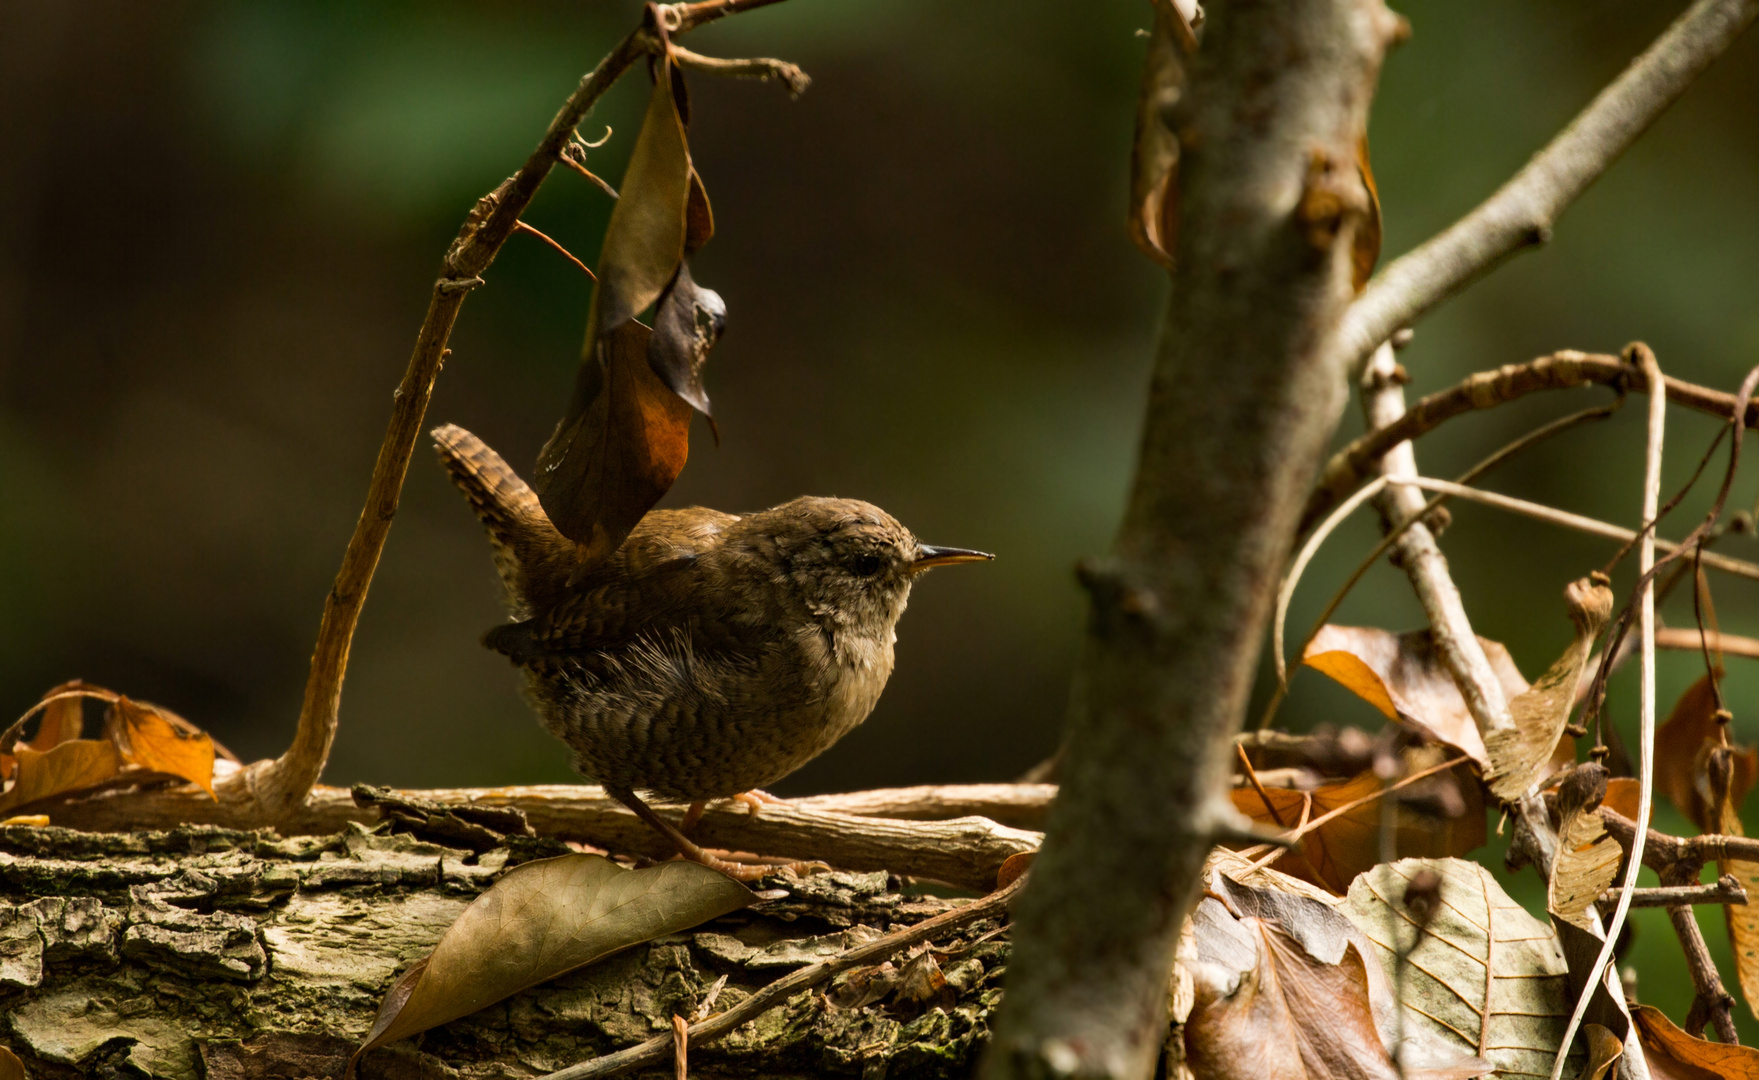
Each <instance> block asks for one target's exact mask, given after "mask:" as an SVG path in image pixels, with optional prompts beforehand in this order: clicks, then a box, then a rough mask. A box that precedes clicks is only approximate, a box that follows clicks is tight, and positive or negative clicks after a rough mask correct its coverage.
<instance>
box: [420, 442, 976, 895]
mask: <svg viewBox="0 0 1759 1080" xmlns="http://www.w3.org/2000/svg"><path fill="white" fill-rule="evenodd" d="M431 434H432V436H433V439H434V446H435V449H436V450H437V451H438V453H439V456H440V460H441V462H442V463H443V464H444V466H445V468H446V470H447V472H448V473H449V474H450V476H451V479H452V481H453V483H455V484H456V485H457V486H458V487H459V489H461V490H462V491H463V492H464V495H465V498H466V499H467V500H468V502H469V503H470V507H471V509H472V510H473V511H474V512H475V514H476V516H477V518H478V519H479V520H480V521H481V522H482V524H483V526H484V528H485V529H486V530H487V532H488V537H489V543H490V547H491V548H492V551H493V555H494V561H495V566H496V569H497V571H498V572H499V575H500V578H501V583H502V586H503V591H504V594H505V600H506V606H507V611H508V615H509V617H510V620H511V621H509V622H507V623H505V624H503V625H500V626H497V627H495V628H494V629H492V630H490V631H489V632H488V633H487V634H486V635H485V636H484V638H483V643H484V644H485V645H487V646H488V647H489V648H491V649H493V650H495V651H496V652H499V653H501V654H503V655H505V656H506V657H507V658H508V659H509V660H511V661H512V662H513V664H514V665H515V666H516V667H518V668H519V669H520V670H521V671H522V672H523V674H524V678H525V689H526V697H527V698H528V700H529V701H530V702H531V704H532V705H533V707H534V709H535V711H536V712H537V714H538V717H539V719H540V720H541V721H542V722H543V725H544V726H545V727H546V728H547V729H548V730H549V731H550V732H551V733H552V734H554V735H556V736H557V737H559V738H560V739H561V740H562V741H563V742H565V743H567V744H568V746H569V747H570V749H571V750H572V751H573V765H574V768H575V769H576V770H577V771H578V772H580V773H581V774H582V775H583V776H585V777H587V778H588V779H591V780H594V781H596V782H598V783H599V784H600V785H602V786H603V787H604V790H605V792H606V794H608V795H610V796H611V797H612V798H614V799H616V800H618V801H619V802H621V803H623V804H624V805H625V806H627V807H629V809H630V810H632V811H634V812H635V814H636V815H637V816H638V817H640V818H641V819H642V820H643V821H645V822H647V824H648V825H649V826H651V827H652V828H654V829H656V830H657V831H659V832H660V833H661V834H662V835H664V836H665V837H666V838H667V840H669V841H670V842H671V844H672V845H673V846H674V847H675V848H676V849H677V850H678V853H679V855H681V856H682V857H684V858H686V859H690V860H693V861H696V862H701V863H704V864H706V865H709V866H712V867H714V868H716V869H718V870H721V871H723V872H726V873H729V874H731V875H733V876H735V877H739V878H742V879H744V880H752V879H754V878H756V877H758V876H760V875H761V874H762V873H764V872H766V871H767V870H768V869H769V868H767V867H752V866H749V865H746V864H738V863H731V862H728V861H726V860H722V859H719V858H716V857H715V856H713V855H712V854H710V853H708V852H706V851H704V850H703V849H702V848H701V847H700V846H698V845H697V844H695V843H694V842H693V841H691V840H690V839H689V838H688V837H687V836H686V835H685V833H686V832H687V831H688V829H689V828H690V826H691V824H692V823H694V821H695V820H696V818H697V817H698V816H699V815H700V814H701V812H702V808H703V806H704V805H706V804H707V803H708V802H709V801H712V800H715V799H722V798H730V797H743V798H746V799H747V801H751V802H752V805H753V807H754V809H755V807H756V806H757V802H756V801H755V800H768V799H770V798H771V797H770V796H767V795H766V794H764V793H763V790H762V789H764V788H766V787H768V786H769V785H771V784H774V783H775V782H776V781H778V780H780V779H782V778H783V777H785V776H787V775H788V774H789V773H792V772H793V771H795V770H796V769H798V768H800V767H801V766H802V765H804V764H806V763H807V762H808V761H811V760H812V759H813V758H815V757H817V756H819V755H820V754H822V753H824V752H825V751H826V750H828V749H830V747H831V746H832V745H833V744H834V743H836V742H837V740H839V739H841V738H842V737H843V736H845V735H847V734H848V733H849V732H850V731H853V730H854V729H855V728H856V727H857V726H858V725H859V724H860V723H861V722H862V721H863V720H865V719H866V718H867V716H868V714H869V713H870V712H871V711H872V710H873V707H874V705H875V704H876V703H877V702H878V701H879V697H880V693H881V691H883V690H884V689H885V686H886V681H887V679H888V678H890V676H891V674H892V667H893V644H894V643H895V642H896V640H897V634H896V627H897V624H898V619H899V617H900V616H902V615H903V614H904V608H905V605H906V602H907V601H908V600H909V597H910V589H911V586H912V584H913V583H914V582H915V580H916V578H917V577H918V576H919V575H921V574H922V573H923V572H924V571H926V570H929V569H931V568H933V567H937V566H946V565H952V564H956V563H966V562H983V561H988V560H990V559H993V558H994V556H993V555H990V554H988V553H986V552H981V551H974V550H971V549H968V548H955V547H939V546H935V545H932V544H924V543H921V542H920V541H918V540H917V539H916V537H915V535H914V534H912V533H911V532H910V530H908V529H906V528H905V527H904V526H903V525H902V524H900V523H899V522H898V521H897V519H895V518H894V517H892V516H891V515H890V514H888V513H886V512H885V511H884V510H881V509H880V508H879V507H877V506H875V505H873V504H872V503H868V502H863V501H861V500H858V499H843V498H824V497H811V496H804V497H801V498H797V499H794V500H792V501H790V502H785V503H782V504H781V505H779V506H775V507H772V508H770V509H768V510H763V511H759V512H755V513H747V514H729V513H723V512H721V511H718V510H710V509H707V508H704V507H688V508H683V509H663V510H650V511H648V512H647V514H646V515H644V516H643V517H642V518H641V520H640V521H639V522H638V523H637V524H636V526H635V528H634V530H633V531H632V532H630V534H629V536H628V538H627V539H625V540H624V541H623V543H622V544H621V545H620V546H619V547H618V548H617V549H616V550H615V551H614V552H612V553H611V555H609V556H608V557H606V558H604V559H602V560H600V561H598V562H595V563H593V564H591V565H586V566H583V565H581V563H580V557H579V555H578V554H577V551H578V549H577V547H576V545H575V544H574V543H573V542H572V541H571V540H569V539H568V538H567V537H565V536H563V535H562V534H561V533H560V532H559V531H557V529H556V528H555V526H554V525H553V524H552V523H551V521H550V519H549V517H548V515H547V514H545V512H544V509H543V506H542V505H541V504H540V502H539V500H538V496H537V494H536V492H534V491H533V490H532V489H531V487H530V486H528V485H527V484H526V483H525V481H524V480H522V479H520V477H519V475H518V474H517V473H516V472H515V471H514V470H513V469H512V468H511V467H510V466H509V465H508V464H507V463H506V461H504V460H503V459H502V458H501V456H500V455H499V454H497V453H496V452H495V451H494V450H492V449H490V448H489V447H488V446H487V445H486V444H485V443H484V442H483V441H482V440H481V439H479V438H477V437H476V436H475V435H472V434H471V433H470V432H468V431H466V430H465V429H463V428H461V427H458V426H456V425H453V424H447V425H443V426H441V427H437V428H435V429H434V430H433V431H432V433H431ZM650 799H652V800H653V801H657V802H662V803H680V802H681V803H688V804H689V809H688V811H687V813H686V815H685V818H684V823H683V825H682V827H680V826H677V825H674V824H672V823H671V822H670V821H668V820H667V819H666V818H664V817H663V816H661V815H660V814H659V813H658V812H657V811H655V810H654V809H653V807H652V806H650V805H649V801H648V800H650Z"/></svg>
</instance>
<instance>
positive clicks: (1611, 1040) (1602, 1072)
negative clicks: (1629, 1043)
mask: <svg viewBox="0 0 1759 1080" xmlns="http://www.w3.org/2000/svg"><path fill="white" fill-rule="evenodd" d="M1582 1037H1583V1039H1584V1040H1586V1041H1587V1043H1588V1060H1587V1061H1584V1062H1583V1063H1582V1071H1581V1072H1580V1073H1577V1074H1576V1080H1604V1078H1605V1077H1606V1075H1607V1074H1608V1073H1610V1072H1611V1071H1612V1067H1613V1065H1615V1064H1617V1063H1618V1059H1619V1058H1620V1057H1622V1056H1623V1055H1624V1052H1625V1044H1624V1043H1622V1042H1620V1041H1619V1037H1618V1036H1617V1035H1614V1034H1613V1033H1612V1032H1611V1031H1610V1030H1608V1029H1607V1028H1606V1027H1605V1026H1603V1025H1601V1024H1584V1025H1582Z"/></svg>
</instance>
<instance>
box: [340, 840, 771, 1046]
mask: <svg viewBox="0 0 1759 1080" xmlns="http://www.w3.org/2000/svg"><path fill="white" fill-rule="evenodd" d="M752 899H753V897H752V893H751V890H749V889H747V888H746V887H745V886H743V885H741V884H739V883H738V882H737V881H734V880H733V879H732V878H730V877H727V876H726V875H725V874H722V873H720V872H718V871H715V870H711V869H709V868H708V867H706V866H702V865H701V864H698V863H691V862H668V863H661V864H659V865H658V866H650V867H647V868H646V869H642V870H625V869H623V868H622V867H620V866H618V865H617V864H616V863H614V862H612V861H610V860H609V859H606V858H604V857H602V856H599V855H563V856H560V857H558V858H554V859H540V860H538V861H536V862H529V863H525V864H523V865H521V866H518V867H515V868H514V869H512V870H510V871H508V872H507V874H506V876H505V877H503V878H501V880H499V881H497V882H495V884H494V885H493V886H492V887H490V889H489V890H488V891H487V892H485V893H483V894H482V895H481V896H479V897H477V898H476V899H475V900H474V901H472V902H471V905H470V906H469V907H467V908H465V909H464V913H463V914H461V915H460V916H458V921H457V922H455V923H453V924H452V926H451V927H450V928H449V929H448V930H447V931H446V933H445V935H444V936H443V937H441V938H440V942H439V944H438V945H435V946H434V951H433V952H432V953H431V954H429V955H428V957H427V958H426V959H424V960H421V961H419V962H418V963H417V964H416V965H415V966H413V967H411V968H410V969H409V970H408V971H407V972H405V973H404V974H403V976H402V977H401V978H399V979H398V980H397V982H396V984H395V985H393V986H392V988H391V990H390V992H389V993H388V994H386V996H385V1001H384V1003H383V1004H382V1005H381V1006H380V1007H379V1015H378V1019H377V1020H375V1021H374V1022H373V1027H372V1030H371V1031H369V1032H367V1037H366V1041H365V1042H364V1043H362V1044H361V1047H360V1049H359V1050H357V1051H355V1054H354V1058H353V1059H352V1060H358V1059H359V1057H360V1055H361V1054H364V1053H365V1052H367V1051H368V1050H371V1049H373V1048H374V1047H378V1046H383V1045H385V1044H386V1043H389V1042H395V1041H396V1040H398V1039H401V1038H404V1037H406V1036H409V1035H414V1034H416V1033H417V1032H420V1031H426V1030H427V1029H428V1028H431V1027H434V1026H435V1025H438V1024H443V1023H446V1022H447V1021H448V1020H455V1019H457V1018H458V1017H460V1016H467V1015H469V1014H470V1013H473V1012H475V1011H477V1010H478V1009H481V1008H485V1007H487V1006H489V1005H492V1004H494V1003H495V1002H497V1001H500V1000H502V999H503V998H506V997H508V996H509V995H512V994H515V993H518V992H519V991H521V990H523V989H525V988H526V987H528V986H534V985H536V984H538V983H541V982H544V981H546V980H548V979H553V978H555V977H556V976H558V975H562V974H564V973H566V972H569V971H573V970H574V969H575V968H577V967H581V966H582V965H585V964H590V963H591V962H593V961H594V960H597V959H599V958H601V957H604V956H608V955H610V954H611V953H614V952H616V951H618V950H619V949H626V948H628V947H629V946H631V945H639V944H640V943H641V942H644V941H650V940H652V939H653V938H656V937H659V936H661V935H662V934H671V933H677V932H678V931H680V930H687V929H689V928H690V927H693V926H697V925H699V924H701V923H705V922H707V921H708V920H710V919H713V918H716V917H718V916H721V915H725V914H726V913H727V912H729V911H736V910H738V909H739V908H742V907H745V906H746V905H748V904H750V903H751V901H752Z"/></svg>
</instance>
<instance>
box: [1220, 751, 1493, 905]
mask: <svg viewBox="0 0 1759 1080" xmlns="http://www.w3.org/2000/svg"><path fill="white" fill-rule="evenodd" d="M1441 775H1442V776H1443V777H1453V778H1455V783H1456V790H1457V791H1458V792H1459V794H1460V795H1461V797H1462V802H1463V804H1464V805H1463V809H1462V812H1461V813H1460V814H1459V815H1458V816H1456V817H1453V818H1451V819H1450V818H1442V819H1439V820H1438V819H1437V818H1436V817H1435V816H1434V815H1429V814H1423V813H1419V812H1417V811H1415V810H1413V809H1411V808H1409V807H1407V806H1406V805H1404V803H1403V802H1402V801H1401V803H1400V806H1399V809H1398V815H1399V816H1398V824H1397V832H1396V843H1397V846H1398V851H1399V852H1400V853H1401V854H1404V855H1428V856H1441V855H1464V854H1465V853H1467V852H1468V851H1471V850H1473V849H1474V848H1477V847H1478V846H1480V845H1481V844H1483V843H1484V832H1485V827H1484V804H1483V801H1482V799H1481V797H1480V789H1479V785H1478V781H1477V778H1476V777H1473V776H1472V775H1471V774H1470V772H1469V771H1468V770H1467V769H1466V768H1465V766H1463V765H1462V766H1458V767H1456V768H1454V769H1451V770H1448V771H1447V772H1445V773H1442V774H1441ZM1382 789H1383V785H1382V782H1381V780H1380V778H1379V777H1377V776H1375V775H1374V773H1372V772H1364V773H1361V774H1359V775H1357V776H1355V777H1353V778H1352V779H1350V780H1347V781H1345V782H1344V783H1341V784H1328V785H1326V786H1324V787H1320V788H1317V789H1315V790H1313V791H1295V790H1291V789H1288V788H1267V789H1266V790H1265V792H1264V795H1263V796H1260V795H1259V793H1258V791H1257V790H1255V789H1253V788H1250V787H1245V788H1235V789H1234V790H1233V792H1232V796H1233V800H1234V807H1235V809H1237V810H1239V811H1240V812H1241V813H1242V814H1245V815H1246V816H1248V817H1250V818H1252V819H1253V820H1254V821H1258V822H1261V823H1263V824H1267V825H1277V826H1280V827H1282V828H1284V829H1293V828H1296V827H1298V826H1299V825H1301V824H1302V823H1303V822H1307V821H1312V820H1314V819H1316V818H1319V817H1321V816H1323V815H1325V814H1328V813H1331V812H1333V811H1336V810H1339V809H1340V808H1343V807H1349V809H1346V810H1344V811H1343V813H1341V814H1338V816H1336V817H1334V818H1332V819H1331V820H1329V821H1327V822H1325V823H1324V824H1322V825H1320V826H1319V827H1318V828H1316V829H1314V830H1313V831H1312V832H1309V833H1307V834H1306V835H1305V836H1303V837H1302V838H1301V846H1300V848H1299V849H1298V850H1295V851H1290V852H1288V853H1287V854H1285V855H1283V856H1282V857H1281V858H1279V859H1278V860H1277V861H1276V862H1275V863H1274V864H1273V865H1274V866H1275V867H1276V869H1278V870H1280V871H1282V872H1283V873H1285V874H1288V875H1290V876H1292V877H1296V878H1300V879H1301V880H1303V881H1309V882H1312V883H1313V884H1315V885H1319V886H1322V887H1324V888H1327V889H1330V890H1331V891H1332V892H1334V893H1338V894H1340V895H1341V894H1343V893H1345V892H1348V891H1349V888H1350V882H1351V881H1353V880H1354V879H1355V878H1356V875H1358V874H1360V873H1362V872H1363V871H1364V870H1367V869H1368V868H1369V867H1371V866H1373V865H1375V864H1376V863H1378V862H1379V861H1380V812H1381V811H1380V798H1375V796H1376V795H1379V794H1380V792H1381V791H1382ZM1398 794H1400V793H1398V792H1395V793H1394V795H1395V796H1396V795H1398ZM1385 797H1386V796H1381V798H1385ZM1267 800H1268V802H1267ZM1352 804H1355V805H1352Z"/></svg>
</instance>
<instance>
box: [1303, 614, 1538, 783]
mask: <svg viewBox="0 0 1759 1080" xmlns="http://www.w3.org/2000/svg"><path fill="white" fill-rule="evenodd" d="M1478 643H1479V644H1480V645H1482V646H1483V647H1484V655H1485V657H1486V658H1487V659H1489V661H1490V665H1491V667H1492V669H1494V670H1495V672H1496V675H1497V679H1498V681H1500V682H1501V683H1502V688H1503V693H1505V694H1507V695H1508V696H1509V697H1511V698H1512V697H1514V696H1516V695H1517V694H1522V693H1525V692H1526V690H1527V680H1526V679H1524V678H1522V677H1521V671H1520V669H1519V668H1517V667H1515V661H1514V659H1513V658H1511V657H1510V656H1509V651H1508V650H1507V649H1505V648H1503V647H1502V645H1500V644H1498V643H1497V642H1494V641H1489V640H1487V639H1485V638H1479V639H1478ZM1301 662H1302V663H1304V664H1306V665H1307V666H1308V667H1310V668H1313V669H1315V670H1317V671H1320V672H1323V673H1324V674H1326V675H1329V676H1330V677H1331V678H1333V679H1335V680H1337V681H1338V682H1340V683H1342V684H1343V685H1344V687H1345V689H1347V690H1349V691H1350V692H1351V693H1353V694H1355V695H1356V696H1357V697H1359V698H1361V699H1363V700H1364V701H1366V702H1368V703H1369V704H1370V705H1373V706H1374V707H1375V708H1377V709H1379V710H1380V711H1381V713H1382V714H1383V715H1385V716H1386V718H1387V719H1389V720H1393V721H1396V722H1398V723H1401V724H1404V725H1406V726H1407V727H1410V728H1413V729H1415V730H1417V731H1419V732H1422V733H1424V734H1426V735H1428V736H1430V737H1431V738H1434V739H1436V740H1439V741H1440V742H1443V743H1446V744H1447V745H1449V746H1452V747H1456V748H1458V749H1459V750H1460V751H1461V752H1462V753H1465V754H1469V755H1471V757H1472V760H1474V761H1476V762H1478V763H1479V764H1480V765H1486V766H1487V765H1488V763H1489V758H1488V757H1487V756H1486V755H1485V751H1484V739H1483V738H1482V737H1481V736H1480V735H1479V734H1478V725H1477V724H1476V723H1475V722H1474V721H1473V720H1472V713H1471V712H1470V711H1469V710H1468V709H1467V708H1466V701H1465V699H1464V698H1462V697H1461V696H1460V690H1459V687H1457V686H1455V685H1454V680H1453V676H1451V675H1449V674H1448V670H1447V668H1446V667H1445V666H1443V665H1442V662H1441V658H1440V656H1438V655H1437V653H1436V650H1435V641H1434V639H1433V638H1432V637H1431V636H1430V633H1429V631H1427V630H1412V631H1408V632H1406V633H1403V634H1395V633H1392V632H1391V631H1388V630H1381V629H1378V628H1376V627H1372V626H1336V625H1330V624H1328V625H1326V626H1325V627H1322V628H1321V629H1320V631H1319V633H1318V634H1315V635H1314V637H1313V642H1312V643H1311V644H1310V645H1308V647H1307V651H1306V653H1305V654H1304V655H1303V656H1302V658H1301Z"/></svg>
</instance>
